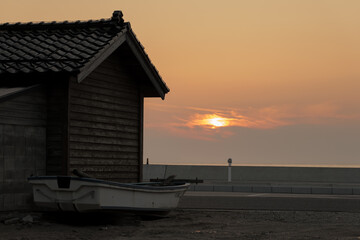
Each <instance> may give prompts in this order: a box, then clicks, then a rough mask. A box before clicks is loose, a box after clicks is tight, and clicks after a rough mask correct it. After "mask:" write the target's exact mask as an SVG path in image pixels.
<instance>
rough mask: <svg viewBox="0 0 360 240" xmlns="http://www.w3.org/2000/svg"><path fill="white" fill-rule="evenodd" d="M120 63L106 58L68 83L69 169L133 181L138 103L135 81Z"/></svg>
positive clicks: (137, 144)
mask: <svg viewBox="0 0 360 240" xmlns="http://www.w3.org/2000/svg"><path fill="white" fill-rule="evenodd" d="M121 66H123V64H121V63H120V62H118V60H117V58H116V57H115V56H111V57H110V58H108V59H107V60H105V62H104V63H102V64H101V65H100V67H98V68H97V69H96V70H95V71H94V72H93V73H91V74H90V75H89V76H88V77H87V78H86V79H85V80H83V81H82V82H81V83H80V84H79V83H77V82H76V81H75V80H73V81H71V82H70V106H69V119H70V122H69V159H70V170H72V169H74V168H77V169H80V170H82V171H84V172H86V173H88V174H91V175H93V176H94V177H96V178H100V179H105V180H111V181H118V182H137V181H138V180H139V179H140V171H139V169H140V164H141V163H140V161H142V157H141V149H142V146H141V144H142V142H141V136H142V135H141V134H142V132H141V131H142V126H141V123H142V122H141V118H142V112H141V111H142V104H143V103H142V99H141V96H140V90H139V89H140V87H139V84H138V83H137V82H136V80H135V79H133V78H132V77H131V74H129V73H128V71H127V70H126V68H124V67H121ZM140 158H141V159H140Z"/></svg>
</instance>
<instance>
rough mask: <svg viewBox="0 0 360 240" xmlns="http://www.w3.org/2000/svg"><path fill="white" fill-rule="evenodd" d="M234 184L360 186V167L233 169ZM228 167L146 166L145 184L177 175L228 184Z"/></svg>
mask: <svg viewBox="0 0 360 240" xmlns="http://www.w3.org/2000/svg"><path fill="white" fill-rule="evenodd" d="M231 172H232V174H231V175H232V182H233V183H257V182H259V183H319V184H332V183H336V184H360V168H330V167H266V166H264V167H262V166H232V167H231ZM227 174H228V167H227V166H198V165H152V164H151V165H144V167H143V178H144V180H145V181H147V180H149V179H156V178H166V177H168V176H170V175H176V178H178V179H196V178H198V179H202V180H204V183H214V182H227V178H228V176H227Z"/></svg>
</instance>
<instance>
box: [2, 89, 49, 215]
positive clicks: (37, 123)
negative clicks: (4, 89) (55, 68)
mask: <svg viewBox="0 0 360 240" xmlns="http://www.w3.org/2000/svg"><path fill="white" fill-rule="evenodd" d="M45 162H46V98H45V91H44V89H43V88H37V89H32V90H30V91H28V92H25V93H24V94H22V95H18V96H16V97H14V98H10V99H7V100H6V101H3V102H0V211H1V210H14V209H21V208H27V207H29V206H30V205H31V203H32V194H31V193H32V192H31V187H30V185H29V184H28V183H27V177H29V176H30V175H44V174H45V167H46V166H45Z"/></svg>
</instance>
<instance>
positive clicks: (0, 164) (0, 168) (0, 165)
mask: <svg viewBox="0 0 360 240" xmlns="http://www.w3.org/2000/svg"><path fill="white" fill-rule="evenodd" d="M3 138H4V126H3V125H1V124H0V186H1V184H2V183H3V182H4V169H5V166H4V165H5V163H4V141H3ZM0 196H1V195H0ZM0 201H1V199H0ZM0 209H1V205H0Z"/></svg>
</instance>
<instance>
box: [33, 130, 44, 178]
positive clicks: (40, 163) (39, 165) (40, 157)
mask: <svg viewBox="0 0 360 240" xmlns="http://www.w3.org/2000/svg"><path fill="white" fill-rule="evenodd" d="M37 133H38V137H37V139H38V143H37V148H36V159H35V169H36V174H37V175H44V174H45V169H46V129H45V128H38V129H37Z"/></svg>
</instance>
